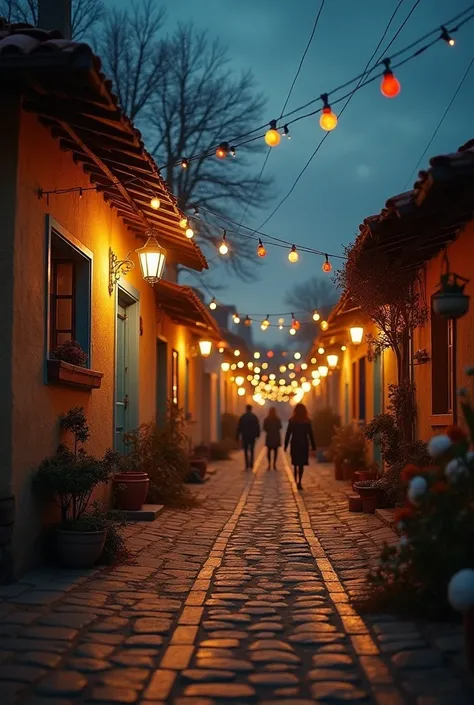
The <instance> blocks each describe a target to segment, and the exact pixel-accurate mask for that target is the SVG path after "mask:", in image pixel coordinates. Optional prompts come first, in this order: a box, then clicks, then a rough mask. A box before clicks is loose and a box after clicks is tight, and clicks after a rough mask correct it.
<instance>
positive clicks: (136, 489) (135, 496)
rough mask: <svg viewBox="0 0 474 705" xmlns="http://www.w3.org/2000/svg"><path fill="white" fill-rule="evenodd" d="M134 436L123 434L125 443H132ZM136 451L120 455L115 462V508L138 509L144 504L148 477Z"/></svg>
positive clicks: (113, 482) (148, 481)
mask: <svg viewBox="0 0 474 705" xmlns="http://www.w3.org/2000/svg"><path fill="white" fill-rule="evenodd" d="M134 438H135V436H132V435H131V434H126V435H125V443H126V444H127V443H130V444H133V441H134ZM139 460H140V458H139V456H138V455H137V454H136V453H131V454H130V455H126V456H122V457H121V458H120V460H119V462H118V464H117V467H116V470H115V473H114V477H113V481H112V485H113V490H114V501H115V506H116V507H117V509H122V510H124V511H127V510H128V511H139V510H140V509H141V508H142V507H143V505H144V504H145V501H146V498H147V495H148V488H149V486H150V478H149V476H148V473H146V472H143V470H142V469H141V468H140V465H139Z"/></svg>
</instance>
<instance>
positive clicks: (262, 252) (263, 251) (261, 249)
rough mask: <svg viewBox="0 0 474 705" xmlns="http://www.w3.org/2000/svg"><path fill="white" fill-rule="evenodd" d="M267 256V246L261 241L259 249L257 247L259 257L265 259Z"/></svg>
mask: <svg viewBox="0 0 474 705" xmlns="http://www.w3.org/2000/svg"><path fill="white" fill-rule="evenodd" d="M266 254H267V251H266V249H265V246H264V244H263V242H262V241H261V240H259V241H258V247H257V255H258V256H259V257H265V255H266Z"/></svg>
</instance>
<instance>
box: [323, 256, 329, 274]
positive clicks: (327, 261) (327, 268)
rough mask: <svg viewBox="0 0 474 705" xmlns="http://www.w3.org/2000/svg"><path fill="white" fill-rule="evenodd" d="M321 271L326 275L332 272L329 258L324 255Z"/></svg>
mask: <svg viewBox="0 0 474 705" xmlns="http://www.w3.org/2000/svg"><path fill="white" fill-rule="evenodd" d="M321 269H322V270H323V272H326V273H328V272H330V271H332V264H331V262H330V261H329V258H328V256H327V255H326V261H325V262H323V266H322V267H321Z"/></svg>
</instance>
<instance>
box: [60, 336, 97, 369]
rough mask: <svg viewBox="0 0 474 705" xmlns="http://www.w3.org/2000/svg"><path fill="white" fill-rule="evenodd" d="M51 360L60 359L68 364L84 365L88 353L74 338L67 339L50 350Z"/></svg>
mask: <svg viewBox="0 0 474 705" xmlns="http://www.w3.org/2000/svg"><path fill="white" fill-rule="evenodd" d="M51 358H52V359H53V360H62V361H63V362H68V363H69V364H70V365H76V366H77V367H85V366H86V365H87V359H88V355H87V353H86V352H84V350H83V349H82V348H81V346H80V345H79V343H78V342H77V341H75V340H67V341H66V342H65V343H61V345H58V346H57V347H55V348H54V350H53V351H52V352H51Z"/></svg>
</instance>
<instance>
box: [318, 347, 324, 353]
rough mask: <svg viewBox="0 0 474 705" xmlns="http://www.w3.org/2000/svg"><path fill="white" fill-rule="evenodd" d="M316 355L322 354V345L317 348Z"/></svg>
mask: <svg viewBox="0 0 474 705" xmlns="http://www.w3.org/2000/svg"><path fill="white" fill-rule="evenodd" d="M318 355H324V348H323V347H322V345H321V346H320V347H319V348H318Z"/></svg>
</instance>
